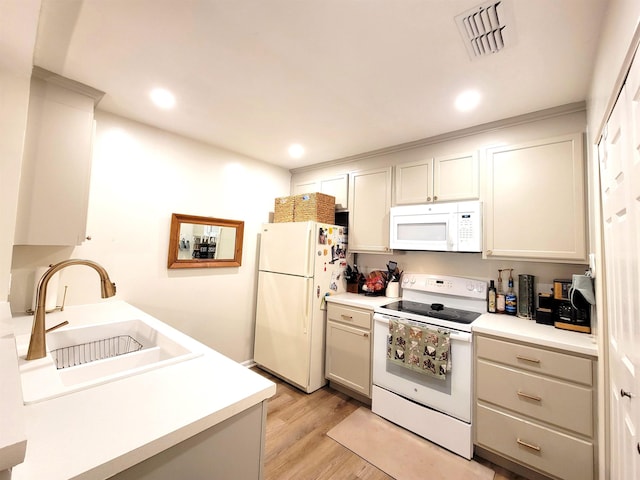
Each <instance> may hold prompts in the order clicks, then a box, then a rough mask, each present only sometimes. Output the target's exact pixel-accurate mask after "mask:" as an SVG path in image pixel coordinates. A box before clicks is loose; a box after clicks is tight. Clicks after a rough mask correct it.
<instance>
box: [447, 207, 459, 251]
mask: <svg viewBox="0 0 640 480" xmlns="http://www.w3.org/2000/svg"><path fill="white" fill-rule="evenodd" d="M457 233H458V232H457V229H456V214H455V213H451V214H449V222H448V224H447V251H449V252H453V251H455V250H456V241H457Z"/></svg>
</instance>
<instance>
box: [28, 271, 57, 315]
mask: <svg viewBox="0 0 640 480" xmlns="http://www.w3.org/2000/svg"><path fill="white" fill-rule="evenodd" d="M47 270H49V267H38V268H36V273H35V278H34V283H33V300H32V301H31V309H32V310H35V309H36V297H37V296H38V283H39V282H40V279H41V278H42V276H43V275H44V274H45V273H46V272H47ZM57 304H58V272H56V273H54V274H53V277H51V278H50V279H49V284H48V285H47V303H46V305H45V309H46V310H47V311H50V310H55V308H56V306H57Z"/></svg>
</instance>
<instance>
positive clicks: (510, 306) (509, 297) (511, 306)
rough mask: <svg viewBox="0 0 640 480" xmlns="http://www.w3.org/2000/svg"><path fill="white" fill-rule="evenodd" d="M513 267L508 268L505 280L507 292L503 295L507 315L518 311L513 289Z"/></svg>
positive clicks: (516, 298)
mask: <svg viewBox="0 0 640 480" xmlns="http://www.w3.org/2000/svg"><path fill="white" fill-rule="evenodd" d="M512 273H513V268H510V269H509V280H508V281H507V287H508V289H507V294H506V295H505V296H504V300H505V312H506V313H507V314H508V315H515V314H516V313H518V297H517V296H516V292H515V291H514V290H513V275H512Z"/></svg>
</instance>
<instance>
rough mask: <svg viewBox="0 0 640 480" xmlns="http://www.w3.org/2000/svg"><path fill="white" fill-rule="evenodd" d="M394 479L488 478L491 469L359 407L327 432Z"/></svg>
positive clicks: (447, 479)
mask: <svg viewBox="0 0 640 480" xmlns="http://www.w3.org/2000/svg"><path fill="white" fill-rule="evenodd" d="M327 435H328V436H329V437H331V438H332V439H333V440H335V441H336V442H338V443H340V444H341V445H343V446H345V447H346V448H348V449H349V450H351V451H352V452H353V453H355V454H356V455H358V456H360V457H362V458H363V459H365V460H366V461H367V462H369V463H371V464H372V465H375V466H376V467H378V468H379V469H380V470H382V471H383V472H385V473H386V474H387V475H390V476H392V477H393V478H395V479H397V480H413V479H415V480H424V479H429V480H451V479H455V480H492V479H493V477H494V474H495V472H494V471H493V470H491V469H490V468H487V467H485V466H484V465H481V464H479V463H478V462H475V461H473V460H471V461H468V460H465V459H464V458H462V457H460V456H458V455H455V454H453V453H451V452H449V451H447V450H445V449H443V448H441V447H439V446H437V445H435V444H433V443H431V442H429V441H427V440H425V439H424V438H422V437H419V436H418V435H415V434H413V433H411V432H409V431H408V430H405V429H404V428H401V427H398V426H397V425H394V424H393V423H391V422H388V421H387V420H385V419H383V418H381V417H379V416H378V415H376V414H374V413H372V412H371V410H369V409H367V408H364V407H360V408H359V409H358V410H356V411H355V412H353V413H352V414H351V415H349V416H348V417H347V418H345V419H344V420H343V421H342V422H340V423H339V424H338V425H336V426H335V427H333V428H332V429H331V430H329V431H328V432H327Z"/></svg>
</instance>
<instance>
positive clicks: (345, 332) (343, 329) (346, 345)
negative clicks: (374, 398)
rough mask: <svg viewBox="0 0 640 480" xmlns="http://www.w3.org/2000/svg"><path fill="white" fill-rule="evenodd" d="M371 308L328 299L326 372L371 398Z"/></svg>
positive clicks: (334, 380) (338, 381)
mask: <svg viewBox="0 0 640 480" xmlns="http://www.w3.org/2000/svg"><path fill="white" fill-rule="evenodd" d="M371 314H372V312H371V311H370V310H365V309H360V308H355V307H347V306H344V305H339V304H334V303H331V302H330V303H329V304H328V307H327V346H326V358H325V376H326V378H327V379H328V380H331V381H332V382H337V383H339V384H340V385H343V386H345V387H347V388H349V389H351V390H353V391H354V392H357V393H360V394H362V395H364V396H365V397H367V398H371V349H372V338H371V336H372V333H371V318H372V316H371Z"/></svg>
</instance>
